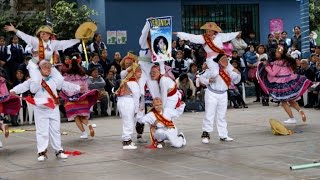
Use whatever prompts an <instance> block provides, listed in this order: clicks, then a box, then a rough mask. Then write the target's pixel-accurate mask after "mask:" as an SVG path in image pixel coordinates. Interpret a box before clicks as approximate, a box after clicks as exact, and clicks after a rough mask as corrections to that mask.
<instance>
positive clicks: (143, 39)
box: [139, 21, 150, 49]
mask: <svg viewBox="0 0 320 180" xmlns="http://www.w3.org/2000/svg"><path fill="white" fill-rule="evenodd" d="M149 31H150V23H149V22H148V21H146V23H145V25H144V27H143V29H142V31H141V36H140V38H139V44H140V47H141V48H142V49H146V48H149V46H148V40H147V38H148V35H149Z"/></svg>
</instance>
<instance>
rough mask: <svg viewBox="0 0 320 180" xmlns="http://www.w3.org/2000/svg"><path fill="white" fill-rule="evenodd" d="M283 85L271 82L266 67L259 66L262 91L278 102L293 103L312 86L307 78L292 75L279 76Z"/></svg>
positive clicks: (258, 76) (258, 73)
mask: <svg viewBox="0 0 320 180" xmlns="http://www.w3.org/2000/svg"><path fill="white" fill-rule="evenodd" d="M277 78H282V79H281V83H278V82H270V80H269V79H268V72H267V71H266V70H265V66H264V65H263V64H262V63H260V64H259V65H258V71H257V79H258V81H259V84H260V87H261V89H262V90H263V91H264V92H265V93H267V94H269V95H270V96H271V97H272V98H273V99H274V100H277V101H291V100H297V99H299V98H300V97H301V96H302V95H303V94H304V93H305V92H306V91H307V90H308V88H309V87H310V86H311V85H312V82H311V81H310V80H308V79H307V78H306V77H305V76H301V75H298V74H292V75H290V76H279V77H277Z"/></svg>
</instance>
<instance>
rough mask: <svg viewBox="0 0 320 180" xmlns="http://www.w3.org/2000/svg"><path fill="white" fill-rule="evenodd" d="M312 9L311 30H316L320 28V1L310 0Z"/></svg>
mask: <svg viewBox="0 0 320 180" xmlns="http://www.w3.org/2000/svg"><path fill="white" fill-rule="evenodd" d="M309 9H310V30H311V31H314V30H317V29H319V28H320V18H319V17H320V1H319V0H309Z"/></svg>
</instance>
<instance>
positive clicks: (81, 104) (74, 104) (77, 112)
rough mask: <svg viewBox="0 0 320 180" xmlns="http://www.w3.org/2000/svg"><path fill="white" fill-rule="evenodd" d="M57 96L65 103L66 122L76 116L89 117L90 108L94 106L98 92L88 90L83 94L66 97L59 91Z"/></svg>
mask: <svg viewBox="0 0 320 180" xmlns="http://www.w3.org/2000/svg"><path fill="white" fill-rule="evenodd" d="M59 96H60V97H61V98H62V99H64V101H65V102H64V108H65V110H66V115H67V118H68V121H73V120H74V118H75V117H76V116H85V117H89V116H90V108H91V106H93V105H95V104H96V102H97V100H98V96H99V92H98V91H97V90H90V91H88V92H86V93H84V94H76V95H74V96H67V95H66V94H65V93H63V92H62V91H61V92H60V94H59Z"/></svg>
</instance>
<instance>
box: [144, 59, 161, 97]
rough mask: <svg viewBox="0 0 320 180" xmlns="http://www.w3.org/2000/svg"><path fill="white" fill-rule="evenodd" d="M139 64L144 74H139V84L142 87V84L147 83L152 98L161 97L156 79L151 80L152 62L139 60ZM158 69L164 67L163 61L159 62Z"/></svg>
mask: <svg viewBox="0 0 320 180" xmlns="http://www.w3.org/2000/svg"><path fill="white" fill-rule="evenodd" d="M139 64H140V67H141V69H142V70H143V72H144V74H145V76H144V75H143V76H141V78H140V80H139V85H140V86H143V87H144V85H145V84H146V83H147V86H148V88H149V91H150V94H151V96H152V98H155V97H161V96H160V87H159V83H158V81H156V80H152V79H151V75H150V72H151V68H152V66H153V65H154V64H153V63H150V62H144V61H139ZM161 64H162V66H163V67H162V66H161ZM160 69H164V63H163V62H162V63H160ZM161 71H162V70H161ZM163 71H164V70H163Z"/></svg>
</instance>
